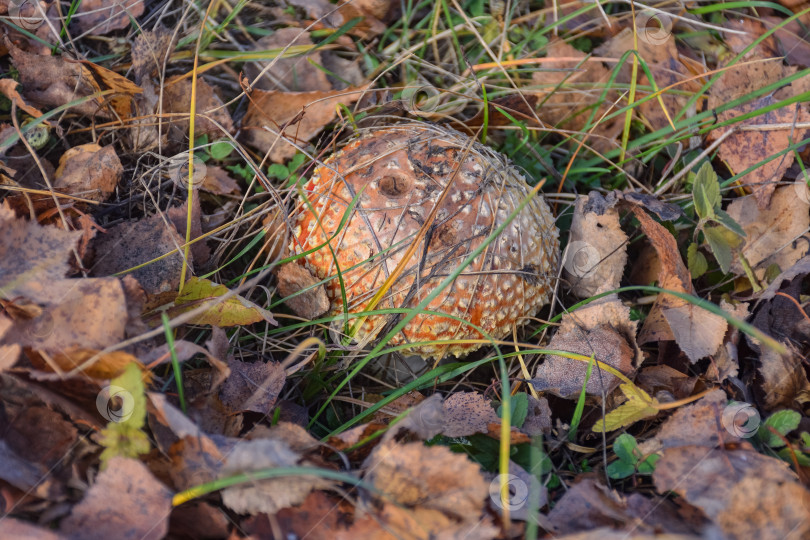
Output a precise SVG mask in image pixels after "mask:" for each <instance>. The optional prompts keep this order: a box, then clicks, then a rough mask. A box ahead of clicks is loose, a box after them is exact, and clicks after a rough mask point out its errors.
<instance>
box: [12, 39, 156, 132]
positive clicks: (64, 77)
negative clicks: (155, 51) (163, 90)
mask: <svg viewBox="0 0 810 540" xmlns="http://www.w3.org/2000/svg"><path fill="white" fill-rule="evenodd" d="M6 44H7V45H8V48H9V52H10V53H11V58H12V61H13V62H14V66H15V67H16V68H17V70H18V71H19V72H20V82H21V83H22V85H23V94H24V95H25V97H26V98H27V99H28V100H29V101H30V102H32V103H38V104H40V105H46V106H53V107H60V106H62V105H65V104H66V103H70V102H71V101H76V100H80V99H81V98H87V99H86V100H82V102H81V103H79V104H78V105H74V106H73V107H71V109H72V110H73V111H76V112H79V113H82V114H87V115H89V116H99V117H102V118H114V117H115V116H116V115H117V116H118V117H120V118H122V119H124V120H126V119H128V118H130V116H131V115H132V107H131V101H132V97H133V96H135V95H136V94H139V93H141V92H143V89H142V88H141V87H139V86H138V85H136V84H134V83H133V82H131V81H130V80H128V79H127V78H126V77H123V76H122V75H119V74H117V73H115V72H114V71H110V70H108V69H105V68H102V67H100V66H98V65H96V64H93V63H91V62H86V61H81V62H77V61H68V60H64V59H62V58H57V57H53V56H45V55H39V54H32V53H28V52H25V51H23V50H22V49H19V48H17V47H15V46H14V45H13V44H11V43H10V42H8V41H7V42H6ZM109 90H112V91H113V92H112V94H113V97H110V96H96V97H91V96H93V95H94V94H97V93H99V92H102V91H109ZM108 104H109V105H111V106H112V109H113V110H112V111H111V110H110V109H108Z"/></svg>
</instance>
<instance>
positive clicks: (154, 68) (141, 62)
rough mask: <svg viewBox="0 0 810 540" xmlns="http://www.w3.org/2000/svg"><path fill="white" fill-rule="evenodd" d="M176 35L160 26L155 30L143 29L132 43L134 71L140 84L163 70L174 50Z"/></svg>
mask: <svg viewBox="0 0 810 540" xmlns="http://www.w3.org/2000/svg"><path fill="white" fill-rule="evenodd" d="M174 37H175V33H174V32H172V31H170V30H169V29H167V28H165V27H162V26H159V27H157V28H156V29H155V30H146V29H142V31H141V33H140V34H138V35H137V36H135V39H134V40H133V41H132V70H133V71H134V72H135V81H136V82H138V83H139V84H140V83H141V82H143V81H145V80H148V79H149V77H150V76H152V75H156V74H157V73H160V72H161V71H162V70H163V65H164V62H165V61H166V60H167V59H168V54H169V53H170V52H171V50H172V49H173V48H174V46H173V45H174V44H173V38H174Z"/></svg>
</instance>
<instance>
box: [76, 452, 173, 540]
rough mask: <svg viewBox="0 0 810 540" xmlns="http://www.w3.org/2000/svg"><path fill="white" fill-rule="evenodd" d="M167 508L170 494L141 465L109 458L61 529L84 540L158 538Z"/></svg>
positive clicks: (164, 526) (164, 529)
mask: <svg viewBox="0 0 810 540" xmlns="http://www.w3.org/2000/svg"><path fill="white" fill-rule="evenodd" d="M170 511H171V493H170V492H169V490H168V489H166V487H165V486H164V485H163V484H161V483H160V482H159V481H158V480H157V479H156V478H155V477H154V476H152V473H151V472H149V469H147V468H146V466H145V465H144V464H142V463H141V462H140V461H138V460H135V459H127V458H112V459H111V460H110V461H109V463H108V466H107V468H106V469H105V470H103V471H101V473H99V475H98V476H97V477H96V480H95V482H94V483H93V485H92V486H91V487H90V489H89V490H87V492H86V493H85V494H84V498H83V499H82V501H81V502H80V503H79V504H77V505H76V506H74V507H73V510H72V511H71V513H70V516H68V517H67V518H65V519H64V520H62V522H61V524H60V531H61V532H62V533H63V534H66V535H68V536H69V537H70V538H83V539H86V540H95V539H106V538H121V539H122V540H159V539H160V538H163V537H164V536H165V535H166V532H167V531H168V528H169V513H170Z"/></svg>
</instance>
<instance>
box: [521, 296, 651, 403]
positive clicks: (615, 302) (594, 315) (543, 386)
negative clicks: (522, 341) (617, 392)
mask: <svg viewBox="0 0 810 540" xmlns="http://www.w3.org/2000/svg"><path fill="white" fill-rule="evenodd" d="M636 326H637V323H636V322H632V321H630V308H629V307H627V306H625V305H623V304H622V303H621V301H620V300H619V299H618V297H617V296H616V295H610V296H608V297H606V298H604V299H602V300H597V301H595V302H592V303H590V304H588V305H587V306H585V307H582V308H580V309H578V310H576V311H574V312H572V313H566V314H565V315H563V318H562V323H561V325H560V328H559V329H558V330H557V333H556V334H554V337H552V338H551V342H550V343H549V345H548V348H549V349H552V350H558V351H567V352H574V353H578V354H581V355H584V356H591V355H594V357H595V359H596V360H598V361H600V362H603V363H605V364H607V365H609V366H612V367H614V368H616V369H617V370H618V371H620V372H621V373H624V374H625V375H627V374H630V373H631V372H632V371H633V370H634V369H635V368H636V367H637V366H638V365H640V364H641V360H642V356H641V351H640V350H639V349H638V345H637V344H636V341H635V335H636ZM587 368H588V364H587V363H586V362H581V361H579V360H574V359H571V358H565V357H562V356H557V355H547V356H546V360H545V362H543V363H542V364H540V365H539V366H537V372H536V373H535V378H534V379H532V380H531V383H532V386H534V387H535V389H537V390H538V391H541V392H542V391H547V392H551V393H552V394H554V395H557V396H560V397H563V398H572V399H573V398H576V397H578V396H579V394H580V392H581V391H582V387H583V385H584V384H585V375H586V373H587ZM619 383H620V380H619V379H618V378H617V377H616V376H614V375H611V374H610V373H607V372H606V371H603V370H600V368H599V367H598V366H596V365H595V364H594V367H593V369H592V371H591V376H590V378H589V379H588V384H587V386H586V387H585V391H586V392H587V393H588V394H590V395H594V396H602V395H607V394H610V392H611V391H612V390H613V389H615V388H616V386H618V385H619Z"/></svg>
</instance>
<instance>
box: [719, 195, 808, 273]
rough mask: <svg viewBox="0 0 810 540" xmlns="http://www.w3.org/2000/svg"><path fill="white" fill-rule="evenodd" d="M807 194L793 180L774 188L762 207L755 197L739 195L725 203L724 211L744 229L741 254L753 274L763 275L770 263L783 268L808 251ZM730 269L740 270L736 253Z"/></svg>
mask: <svg viewBox="0 0 810 540" xmlns="http://www.w3.org/2000/svg"><path fill="white" fill-rule="evenodd" d="M807 193H808V192H807V188H805V187H804V186H803V185H801V184H800V183H798V182H797V183H796V184H794V185H792V186H784V187H780V188H778V189H776V190H775V191H774V192H773V197H772V198H771V202H770V204H769V206H768V207H767V208H765V209H761V208H760V207H759V206H758V204H757V200H756V197H740V198H738V199H735V200H733V201H732V202H731V204H730V205H729V206H728V208H727V212H728V214H729V215H730V216H731V217H732V218H733V219H734V221H736V222H737V223H739V224H740V226H741V227H742V228H743V230H744V231H745V234H746V237H745V243H744V244H743V246H742V253H743V255H744V256H745V259H746V260H747V261H748V263H749V264H750V265H751V268H753V269H754V272H755V273H756V275H757V277H759V278H763V277H764V275H765V271H766V270H767V269H768V267H769V266H771V265H772V264H776V265H778V266H779V268H780V269H782V270H787V269H788V268H790V267H791V266H793V265H794V264H795V263H796V262H797V261H798V260H799V259H801V258H802V257H803V256H804V255H805V254H806V253H807V252H808V245H809V244H810V235H808V234H807V233H806V231H807V230H808V229H809V228H810V198H808V196H807V195H806V194H807ZM732 270H733V271H734V272H735V273H738V274H741V273H742V272H743V268H742V265H741V264H740V260H739V257H738V256H735V257H734V263H733V265H732Z"/></svg>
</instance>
